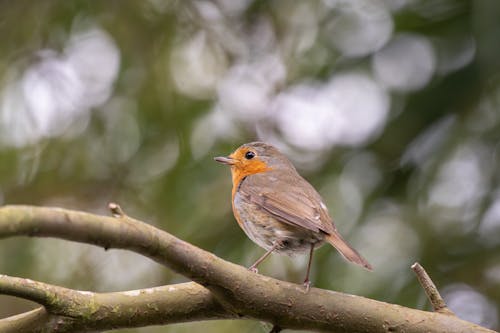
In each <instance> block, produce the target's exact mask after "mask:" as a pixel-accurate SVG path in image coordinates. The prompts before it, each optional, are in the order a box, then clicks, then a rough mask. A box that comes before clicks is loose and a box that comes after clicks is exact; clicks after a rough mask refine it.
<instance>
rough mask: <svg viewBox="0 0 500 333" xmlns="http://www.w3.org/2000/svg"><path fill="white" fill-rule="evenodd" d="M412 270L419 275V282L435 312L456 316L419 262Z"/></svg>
mask: <svg viewBox="0 0 500 333" xmlns="http://www.w3.org/2000/svg"><path fill="white" fill-rule="evenodd" d="M411 269H413V271H414V272H415V274H416V275H417V278H418V282H420V285H421V286H422V288H423V289H424V291H425V294H426V295H427V298H428V299H429V302H431V304H432V307H433V308H434V311H436V312H439V313H442V314H449V315H455V314H454V313H453V312H452V311H451V310H450V309H448V306H447V305H446V302H445V301H444V299H443V298H442V297H441V294H440V293H439V291H438V290H437V288H436V285H435V284H434V282H432V280H431V278H430V276H429V274H427V272H426V271H425V269H424V268H423V267H422V266H421V265H420V264H419V263H418V262H416V263H414V264H413V265H412V266H411Z"/></svg>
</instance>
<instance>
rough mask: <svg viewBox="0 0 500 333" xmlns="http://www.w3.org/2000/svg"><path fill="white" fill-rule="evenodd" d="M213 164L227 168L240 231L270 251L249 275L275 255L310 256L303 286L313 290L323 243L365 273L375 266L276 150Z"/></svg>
mask: <svg viewBox="0 0 500 333" xmlns="http://www.w3.org/2000/svg"><path fill="white" fill-rule="evenodd" d="M214 160H215V161H217V162H219V163H222V164H226V165H229V166H230V167H231V176H232V183H233V187H232V209H233V214H234V217H235V219H236V221H237V222H238V224H239V226H240V227H241V228H242V229H243V231H244V232H245V233H246V235H247V236H248V237H249V238H250V239H251V240H252V241H253V242H254V243H256V244H257V245H259V246H260V247H262V248H263V249H265V250H266V253H264V255H262V256H261V257H260V258H259V259H258V260H257V261H256V262H255V263H254V264H253V265H251V266H250V267H249V270H251V271H253V272H258V270H257V266H258V265H259V264H260V263H261V262H262V261H264V260H265V259H266V258H267V257H268V256H269V255H270V254H271V253H273V252H275V253H279V254H285V255H289V256H293V255H295V254H298V253H307V252H308V253H309V260H308V264H307V272H306V276H305V279H304V283H303V285H304V287H305V288H306V290H309V288H310V285H311V282H310V279H309V274H310V271H311V263H312V258H313V253H314V250H315V249H316V248H318V247H319V246H321V245H323V244H324V243H325V242H326V243H329V244H331V245H332V246H333V247H334V248H336V249H337V250H338V251H339V252H340V254H341V255H342V256H343V257H344V258H345V259H346V260H348V261H350V262H352V263H355V264H358V265H360V266H362V267H364V268H365V269H367V270H370V271H371V270H372V269H373V268H372V266H371V265H370V263H368V261H367V260H366V259H365V258H363V257H362V256H361V255H360V254H359V253H358V252H357V251H356V250H355V249H354V248H353V247H352V246H351V245H349V244H348V243H347V241H346V240H344V238H343V237H342V236H341V235H340V233H339V231H338V230H337V228H336V227H335V224H334V222H333V219H332V218H331V217H330V214H329V212H328V208H327V207H326V205H325V203H324V202H323V199H322V198H321V196H320V194H319V193H318V192H317V191H316V190H315V189H314V187H313V186H312V185H311V184H310V183H309V182H308V181H307V180H305V179H304V178H303V177H302V176H300V174H299V173H298V172H297V170H296V169H295V167H294V166H293V164H292V163H291V162H290V160H289V159H288V158H287V157H286V156H285V155H284V154H282V153H281V152H280V151H279V150H278V149H277V148H275V147H274V146H272V145H270V144H267V143H264V142H250V143H245V144H243V145H241V146H240V147H238V148H237V149H236V150H235V151H234V152H233V153H231V154H230V155H229V156H219V157H215V158H214Z"/></svg>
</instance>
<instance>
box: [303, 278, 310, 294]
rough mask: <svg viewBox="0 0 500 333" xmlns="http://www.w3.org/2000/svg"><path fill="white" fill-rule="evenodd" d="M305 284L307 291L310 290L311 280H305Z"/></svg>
mask: <svg viewBox="0 0 500 333" xmlns="http://www.w3.org/2000/svg"><path fill="white" fill-rule="evenodd" d="M303 285H304V288H305V289H306V292H308V291H309V289H311V281H309V280H305V281H304V283H303Z"/></svg>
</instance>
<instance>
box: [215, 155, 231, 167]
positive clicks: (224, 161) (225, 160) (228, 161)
mask: <svg viewBox="0 0 500 333" xmlns="http://www.w3.org/2000/svg"><path fill="white" fill-rule="evenodd" d="M214 160H216V161H217V162H219V163H222V164H227V165H234V164H235V163H236V160H235V159H234V158H231V157H229V156H228V157H224V156H219V157H214Z"/></svg>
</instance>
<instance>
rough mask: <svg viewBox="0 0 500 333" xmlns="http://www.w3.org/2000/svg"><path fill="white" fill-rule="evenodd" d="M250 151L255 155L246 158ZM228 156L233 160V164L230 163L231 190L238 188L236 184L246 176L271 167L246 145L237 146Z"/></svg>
mask: <svg viewBox="0 0 500 333" xmlns="http://www.w3.org/2000/svg"><path fill="white" fill-rule="evenodd" d="M250 151H252V152H253V153H255V156H254V157H253V158H251V159H248V158H246V157H245V156H246V155H247V153H248V152H250ZM229 157H230V158H231V159H233V160H234V164H233V165H231V175H232V178H233V191H234V189H237V188H238V184H239V183H240V182H241V180H242V179H243V178H245V177H246V176H249V175H253V174H256V173H260V172H265V171H269V170H271V168H270V167H269V166H268V165H267V164H266V163H265V162H264V161H262V160H261V159H260V158H259V155H258V154H257V152H255V151H253V150H252V149H251V148H248V147H241V148H238V149H237V150H236V151H234V152H233V153H232V154H231V155H229ZM233 195H234V193H233Z"/></svg>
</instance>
